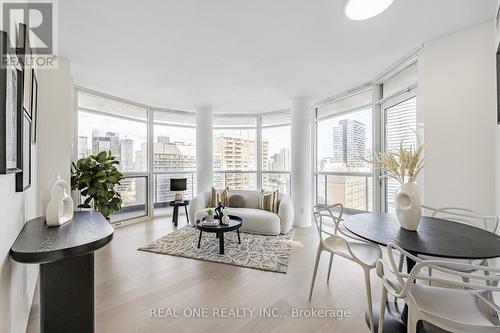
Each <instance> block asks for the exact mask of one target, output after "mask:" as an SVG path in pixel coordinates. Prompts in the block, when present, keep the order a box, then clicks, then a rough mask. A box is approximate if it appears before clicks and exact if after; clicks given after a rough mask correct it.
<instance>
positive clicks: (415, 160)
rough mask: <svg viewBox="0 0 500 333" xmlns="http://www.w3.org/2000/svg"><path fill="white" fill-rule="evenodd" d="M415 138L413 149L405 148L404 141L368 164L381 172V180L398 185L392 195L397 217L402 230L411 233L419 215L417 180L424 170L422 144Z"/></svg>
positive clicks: (420, 210) (415, 227)
mask: <svg viewBox="0 0 500 333" xmlns="http://www.w3.org/2000/svg"><path fill="white" fill-rule="evenodd" d="M415 136H416V137H417V144H416V145H415V146H413V145H412V146H410V147H406V148H405V147H404V140H405V138H403V139H402V140H401V142H400V144H399V148H398V149H395V150H392V151H387V152H383V153H378V154H376V155H375V156H374V158H373V160H371V161H369V162H370V163H372V164H374V165H376V166H378V167H380V168H381V169H382V170H383V173H382V175H381V178H389V179H394V180H395V181H397V182H398V183H399V187H398V189H397V190H396V193H395V196H394V201H395V202H394V203H395V206H396V215H397V217H398V220H399V224H400V225H401V227H403V228H404V229H407V230H411V231H415V230H417V227H418V224H419V223H420V217H421V216H422V208H421V194H420V188H419V186H418V185H417V182H416V180H417V176H418V175H419V173H420V172H421V171H422V170H423V168H424V158H423V152H424V145H423V144H422V143H421V142H420V139H419V137H418V135H417V134H416V133H415Z"/></svg>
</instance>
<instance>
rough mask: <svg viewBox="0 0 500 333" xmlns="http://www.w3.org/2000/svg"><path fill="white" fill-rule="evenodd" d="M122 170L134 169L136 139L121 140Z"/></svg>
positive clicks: (120, 166)
mask: <svg viewBox="0 0 500 333" xmlns="http://www.w3.org/2000/svg"><path fill="white" fill-rule="evenodd" d="M119 168H120V170H121V171H125V172H126V171H134V169H135V168H134V140H131V139H122V140H120V165H119Z"/></svg>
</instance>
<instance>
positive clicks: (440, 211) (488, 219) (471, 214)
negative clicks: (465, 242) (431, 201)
mask: <svg viewBox="0 0 500 333" xmlns="http://www.w3.org/2000/svg"><path fill="white" fill-rule="evenodd" d="M422 208H423V209H426V210H428V211H430V212H431V217H436V218H441V219H444V220H449V221H453V222H457V223H464V224H468V225H470V226H473V227H476V228H481V229H484V230H486V231H489V232H492V233H496V232H497V229H498V217H497V216H485V215H481V214H480V213H478V212H475V211H473V210H470V209H466V208H457V207H444V208H433V207H429V206H425V205H422ZM419 258H420V259H423V260H445V261H448V262H453V263H462V264H471V265H481V266H488V260H487V259H477V260H461V259H445V258H439V257H432V256H419ZM465 272H467V273H472V272H473V271H470V270H467V271H465ZM484 273H486V274H488V273H487V272H485V271H484ZM429 275H432V268H429ZM463 281H464V282H467V278H463ZM487 282H488V281H487ZM431 283H432V281H429V284H431Z"/></svg>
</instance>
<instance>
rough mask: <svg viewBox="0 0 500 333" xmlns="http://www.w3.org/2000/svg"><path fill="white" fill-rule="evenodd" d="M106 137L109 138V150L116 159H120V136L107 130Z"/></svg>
mask: <svg viewBox="0 0 500 333" xmlns="http://www.w3.org/2000/svg"><path fill="white" fill-rule="evenodd" d="M106 137H107V138H109V150H110V151H111V154H112V155H113V156H114V157H116V159H118V160H121V156H120V153H121V151H120V136H119V135H118V134H117V133H113V132H107V133H106Z"/></svg>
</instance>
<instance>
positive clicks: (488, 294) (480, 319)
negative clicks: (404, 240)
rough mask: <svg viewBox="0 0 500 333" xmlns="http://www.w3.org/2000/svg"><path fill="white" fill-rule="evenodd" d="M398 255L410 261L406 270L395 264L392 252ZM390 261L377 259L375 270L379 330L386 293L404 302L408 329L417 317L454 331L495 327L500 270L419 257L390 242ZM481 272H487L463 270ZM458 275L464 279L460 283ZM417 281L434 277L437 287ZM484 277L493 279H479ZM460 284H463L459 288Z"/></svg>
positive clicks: (412, 331) (483, 331)
mask: <svg viewBox="0 0 500 333" xmlns="http://www.w3.org/2000/svg"><path fill="white" fill-rule="evenodd" d="M398 255H399V256H403V257H404V258H410V259H411V260H414V261H415V263H416V265H415V266H414V267H413V269H412V270H411V272H410V273H409V274H408V273H403V272H402V271H401V270H400V269H399V267H398V265H397V264H396V259H395V257H397V256H398ZM387 257H388V259H389V263H384V261H383V260H378V262H377V275H378V276H379V277H380V278H381V279H382V299H381V302H380V318H379V326H378V332H379V333H382V332H383V324H384V315H385V310H386V301H387V294H388V293H390V294H391V295H393V296H394V297H396V298H402V299H404V300H405V302H406V304H407V306H408V320H407V325H408V330H407V332H408V333H416V332H417V324H418V322H419V321H420V320H424V321H426V322H429V323H431V324H432V325H434V326H437V327H439V328H441V329H444V330H447V331H449V332H456V333H469V332H475V333H493V332H496V333H498V332H500V321H499V314H500V307H498V305H496V304H495V302H494V298H493V297H492V295H493V293H497V292H500V288H499V287H496V286H495V285H497V283H498V281H499V280H500V269H499V268H491V267H486V266H481V265H470V264H463V263H450V262H449V261H442V260H428V261H424V260H421V259H419V258H417V257H415V256H413V255H411V254H410V253H408V252H406V251H405V250H403V249H402V248H400V247H399V246H397V245H395V244H388V245H387ZM428 268H432V269H433V270H435V271H439V272H440V277H431V276H429V275H427V274H424V273H425V272H422V271H423V270H425V269H428ZM466 270H467V271H474V272H476V271H483V272H485V273H486V272H487V274H472V273H464V271H466ZM457 277H459V278H464V277H465V278H467V281H468V282H463V281H461V280H460V279H456V278H457ZM418 280H423V281H429V280H431V281H433V282H436V283H439V284H440V287H436V286H429V285H427V284H425V283H423V284H422V283H416V282H417V281H418ZM485 281H491V282H494V283H488V284H487V285H485V284H484V282H485ZM460 288H462V289H460Z"/></svg>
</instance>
